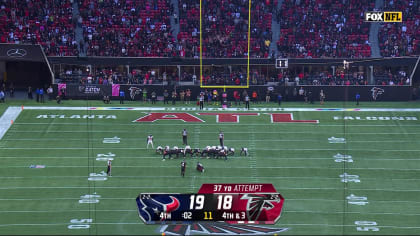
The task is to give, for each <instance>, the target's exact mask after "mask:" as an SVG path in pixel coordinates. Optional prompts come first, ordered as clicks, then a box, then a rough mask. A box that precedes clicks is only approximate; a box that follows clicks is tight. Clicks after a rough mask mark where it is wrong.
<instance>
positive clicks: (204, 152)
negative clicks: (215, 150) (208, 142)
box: [201, 146, 211, 157]
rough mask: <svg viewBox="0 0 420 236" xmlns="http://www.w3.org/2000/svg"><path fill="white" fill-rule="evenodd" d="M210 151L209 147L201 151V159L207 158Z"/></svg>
mask: <svg viewBox="0 0 420 236" xmlns="http://www.w3.org/2000/svg"><path fill="white" fill-rule="evenodd" d="M210 150H211V148H210V146H207V147H206V148H205V149H203V151H201V157H204V156H206V157H209V155H210Z"/></svg>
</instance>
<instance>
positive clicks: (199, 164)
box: [197, 162, 204, 173]
mask: <svg viewBox="0 0 420 236" xmlns="http://www.w3.org/2000/svg"><path fill="white" fill-rule="evenodd" d="M197 171H199V172H201V173H203V172H204V166H203V164H201V163H200V162H197Z"/></svg>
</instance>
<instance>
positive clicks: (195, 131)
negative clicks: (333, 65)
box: [9, 124, 420, 136]
mask: <svg viewBox="0 0 420 236" xmlns="http://www.w3.org/2000/svg"><path fill="white" fill-rule="evenodd" d="M159 125H160V124H159ZM206 125H207V124H206ZM197 127H200V126H197ZM197 127H196V128H195V130H194V133H197ZM198 130H199V129H198ZM9 133H60V134H62V133H75V134H76V135H77V136H79V135H80V133H88V131H86V130H48V131H46V130H45V129H41V130H34V129H31V130H15V129H10V130H9ZM89 133H113V134H114V133H115V130H89ZM118 133H123V134H133V131H132V130H131V131H121V130H118ZM199 133H200V134H215V133H217V131H214V132H206V131H200V132H199ZM224 133H225V134H248V132H236V131H232V132H231V131H227V132H224ZM280 133H281V134H313V135H319V134H328V135H334V134H335V135H343V134H346V135H349V134H350V135H376V136H377V135H385V134H386V135H389V134H395V135H401V134H404V135H420V132H415V133H406V132H387V133H383V132H378V133H363V132H360V133H353V132H346V133H343V132H316V133H314V132H313V131H302V132H300V131H294V132H293V131H276V132H258V131H255V134H280ZM165 134H179V132H171V131H165Z"/></svg>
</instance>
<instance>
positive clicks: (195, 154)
mask: <svg viewBox="0 0 420 236" xmlns="http://www.w3.org/2000/svg"><path fill="white" fill-rule="evenodd" d="M192 155H193V156H196V157H198V156H199V155H201V150H200V148H194V150H193V154H192Z"/></svg>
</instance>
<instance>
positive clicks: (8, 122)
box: [0, 107, 22, 140]
mask: <svg viewBox="0 0 420 236" xmlns="http://www.w3.org/2000/svg"><path fill="white" fill-rule="evenodd" d="M21 112H22V108H21V107H8V108H7V110H6V111H5V112H4V113H3V115H2V116H1V117H0V140H1V139H2V138H3V136H4V135H5V134H6V132H7V130H9V128H10V127H11V126H12V123H13V122H14V121H15V120H16V118H17V117H18V116H19V114H20V113H21Z"/></svg>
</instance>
